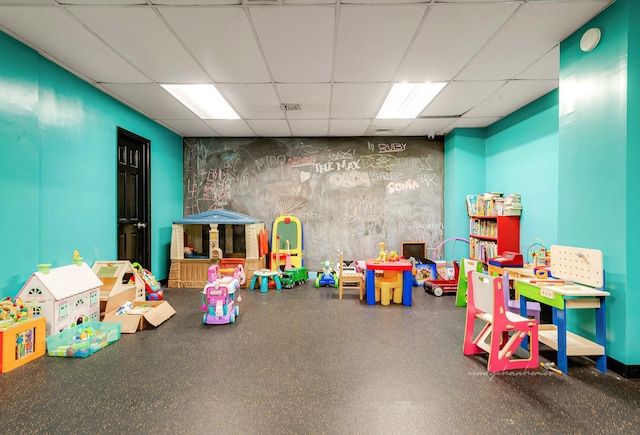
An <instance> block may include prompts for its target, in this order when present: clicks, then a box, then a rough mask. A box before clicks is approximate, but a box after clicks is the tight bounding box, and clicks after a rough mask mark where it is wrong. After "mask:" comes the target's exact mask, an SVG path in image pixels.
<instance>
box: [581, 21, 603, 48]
mask: <svg viewBox="0 0 640 435" xmlns="http://www.w3.org/2000/svg"><path fill="white" fill-rule="evenodd" d="M598 42H600V29H598V28H597V27H593V28H591V29H589V30H587V31H586V32H584V35H582V39H580V50H582V51H584V52H587V53H588V52H590V51H591V50H593V49H594V48H596V46H597V45H598Z"/></svg>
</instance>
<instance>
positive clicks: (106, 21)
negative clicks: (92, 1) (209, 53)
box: [68, 6, 209, 83]
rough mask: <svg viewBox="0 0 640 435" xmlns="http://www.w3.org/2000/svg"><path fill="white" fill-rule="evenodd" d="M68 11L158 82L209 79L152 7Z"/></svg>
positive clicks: (84, 8) (70, 9) (192, 81)
mask: <svg viewBox="0 0 640 435" xmlns="http://www.w3.org/2000/svg"><path fill="white" fill-rule="evenodd" d="M68 10H69V11H70V12H72V13H73V14H74V15H75V16H76V17H78V19H80V20H81V21H82V22H83V23H84V24H86V25H87V26H89V27H91V28H92V29H93V30H94V31H95V32H96V33H97V35H98V36H99V37H100V38H102V39H103V40H104V41H105V42H106V43H107V44H108V45H110V46H111V47H113V48H114V49H115V50H117V51H118V52H119V53H121V54H122V55H123V56H124V58H125V59H127V60H128V61H129V62H132V63H133V64H135V65H138V67H139V68H140V70H141V71H142V72H143V73H144V74H146V75H147V76H149V77H151V78H152V79H153V80H155V81H157V82H161V83H199V82H203V81H207V80H209V77H207V75H206V74H205V73H204V71H203V70H202V68H201V67H200V66H199V65H198V64H197V63H196V62H195V61H194V60H193V59H192V58H191V57H190V56H189V55H188V54H187V52H186V51H185V50H184V49H183V47H182V46H181V45H180V43H179V42H178V40H177V39H176V37H175V36H174V35H173V34H172V33H171V32H170V31H169V29H167V27H166V26H165V25H164V23H163V22H162V20H161V19H160V17H159V15H158V14H157V13H155V11H154V10H152V9H149V8H142V7H124V6H123V7H104V8H89V7H83V6H72V7H69V8H68Z"/></svg>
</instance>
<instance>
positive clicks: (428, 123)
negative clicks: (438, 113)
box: [402, 118, 455, 136]
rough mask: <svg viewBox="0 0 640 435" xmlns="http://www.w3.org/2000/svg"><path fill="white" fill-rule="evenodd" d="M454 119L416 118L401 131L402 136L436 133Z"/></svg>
mask: <svg viewBox="0 0 640 435" xmlns="http://www.w3.org/2000/svg"><path fill="white" fill-rule="evenodd" d="M453 121H455V120H454V119H451V118H438V119H416V120H414V121H413V122H412V123H411V124H410V125H409V126H408V127H407V128H405V129H404V130H403V132H402V135H403V136H429V135H434V136H435V135H436V134H438V132H439V131H441V130H443V129H445V128H446V127H447V126H448V125H450V124H451V123H452V122H453Z"/></svg>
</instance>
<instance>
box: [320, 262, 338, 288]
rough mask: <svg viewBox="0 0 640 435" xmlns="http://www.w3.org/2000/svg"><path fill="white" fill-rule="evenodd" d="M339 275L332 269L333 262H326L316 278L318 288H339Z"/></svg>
mask: <svg viewBox="0 0 640 435" xmlns="http://www.w3.org/2000/svg"><path fill="white" fill-rule="evenodd" d="M338 284H339V283H338V275H337V274H336V272H335V271H334V270H333V267H331V262H330V261H329V260H326V261H325V262H324V264H323V266H322V271H321V272H320V273H318V276H317V277H316V288H320V287H335V288H338Z"/></svg>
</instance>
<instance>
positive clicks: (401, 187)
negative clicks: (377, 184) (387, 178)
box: [387, 180, 420, 193]
mask: <svg viewBox="0 0 640 435" xmlns="http://www.w3.org/2000/svg"><path fill="white" fill-rule="evenodd" d="M419 188H420V185H419V184H418V182H416V181H414V180H407V181H405V182H403V183H393V182H392V183H389V184H387V192H388V193H396V192H404V191H407V190H416V189H419Z"/></svg>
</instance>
